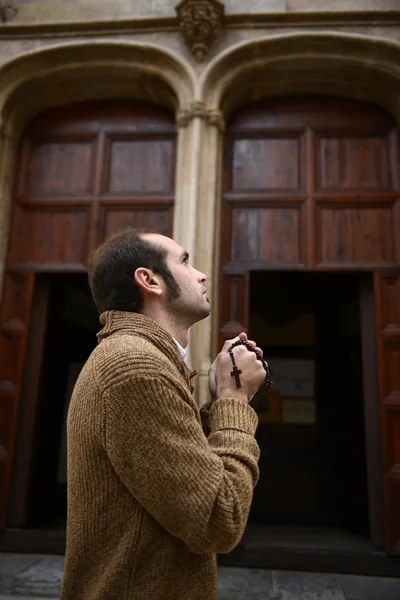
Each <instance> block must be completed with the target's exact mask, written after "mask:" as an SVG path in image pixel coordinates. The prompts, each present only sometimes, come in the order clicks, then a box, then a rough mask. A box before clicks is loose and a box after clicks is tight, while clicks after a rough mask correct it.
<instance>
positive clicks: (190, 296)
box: [146, 234, 211, 325]
mask: <svg viewBox="0 0 400 600" xmlns="http://www.w3.org/2000/svg"><path fill="white" fill-rule="evenodd" d="M146 238H147V239H148V240H149V241H150V242H153V243H155V244H157V245H158V246H161V247H162V248H163V249H164V250H166V253H167V256H166V262H167V265H168V268H169V269H170V271H171V273H172V275H173V277H174V278H175V280H176V282H177V283H178V285H179V288H180V294H179V295H178V296H177V297H173V298H172V297H171V296H170V294H169V293H168V289H167V287H166V286H165V293H166V303H167V306H168V309H169V310H170V311H171V312H173V313H174V314H179V315H181V316H182V319H183V320H184V321H185V322H187V323H190V325H192V324H193V323H196V322H197V321H200V320H201V319H205V318H206V317H208V315H209V314H210V312H211V307H210V301H209V298H208V296H207V290H206V286H205V282H206V276H205V275H204V273H201V272H200V271H197V270H196V269H195V268H194V267H192V265H191V264H190V263H189V255H188V253H187V252H186V251H185V249H184V248H182V246H180V245H179V244H177V243H176V242H174V240H171V238H168V237H165V236H162V235H157V234H147V235H146Z"/></svg>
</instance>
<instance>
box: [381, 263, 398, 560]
mask: <svg viewBox="0 0 400 600" xmlns="http://www.w3.org/2000/svg"><path fill="white" fill-rule="evenodd" d="M375 298H376V323H377V338H378V360H379V396H380V408H381V424H382V451H383V476H384V495H385V512H384V517H385V529H386V548H387V551H388V552H389V553H390V554H400V268H399V269H397V270H391V271H387V272H378V273H376V274H375Z"/></svg>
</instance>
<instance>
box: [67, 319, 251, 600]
mask: <svg viewBox="0 0 400 600" xmlns="http://www.w3.org/2000/svg"><path fill="white" fill-rule="evenodd" d="M101 322H102V324H103V325H104V328H103V329H102V331H101V332H100V333H99V335H98V337H99V342H100V343H99V344H98V346H97V347H96V349H95V350H94V351H93V353H92V354H91V356H90V357H89V359H88V361H87V363H86V364H85V366H84V368H83V370H82V372H81V374H80V376H79V379H78V381H77V383H76V386H75V389H74V392H73V395H72V399H71V404H70V408H69V414H68V525H67V551H66V562H65V573H64V580H63V588H62V594H61V600H215V599H216V598H217V584H216V560H215V553H217V552H229V551H230V550H232V549H233V548H234V547H235V546H236V544H237V543H238V542H239V540H240V538H241V537H242V535H243V532H244V529H245V526H246V521H247V518H248V514H249V509H250V504H251V499H252V493H253V488H254V486H255V484H256V482H257V478H258V467H257V462H258V458H259V449H258V446H257V443H256V441H255V439H254V434H255V430H256V427H257V424H258V419H257V416H256V414H255V412H254V411H253V409H252V408H251V407H249V406H247V405H246V404H245V403H243V402H241V401H240V400H236V399H234V398H223V399H219V400H217V401H216V402H215V403H214V404H213V405H212V406H211V407H210V405H209V406H208V407H205V408H204V409H203V410H202V411H201V412H200V411H199V409H198V407H197V404H196V402H195V400H194V398H193V396H192V392H193V388H192V379H193V373H191V372H190V370H189V369H188V368H187V366H186V365H185V363H184V361H183V359H182V356H181V355H180V352H179V350H178V348H177V345H176V343H175V342H174V340H173V338H172V337H171V336H170V335H169V334H168V333H167V332H166V331H164V330H163V329H162V328H161V327H159V326H158V325H157V323H155V322H154V321H153V320H151V319H149V318H147V317H144V316H143V315H138V314H134V313H126V312H118V311H108V312H106V313H104V314H103V315H102V316H101Z"/></svg>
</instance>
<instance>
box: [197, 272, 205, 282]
mask: <svg viewBox="0 0 400 600" xmlns="http://www.w3.org/2000/svg"><path fill="white" fill-rule="evenodd" d="M198 274H199V281H200V283H204V282H205V281H207V275H205V274H204V273H200V271H198Z"/></svg>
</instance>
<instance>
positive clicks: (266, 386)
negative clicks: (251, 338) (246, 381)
mask: <svg viewBox="0 0 400 600" xmlns="http://www.w3.org/2000/svg"><path fill="white" fill-rule="evenodd" d="M236 346H246V348H247V350H249V351H250V352H254V354H255V355H256V356H257V359H258V360H259V361H261V363H262V366H263V367H264V369H265V380H264V383H263V384H262V385H261V387H260V389H259V390H258V392H257V393H256V396H261V395H263V396H265V399H266V400H267V398H268V396H267V395H268V392H269V390H270V389H271V386H272V383H273V381H272V375H271V371H270V369H269V366H268V364H267V362H266V361H265V360H264V358H263V357H262V356H261V354H260V352H258V350H256V349H255V348H254V347H253V346H252V345H251V344H250V343H249V342H247V341H245V340H237V341H236V342H234V343H233V344H232V346H231V347H230V348H229V349H228V353H229V356H230V357H231V361H232V365H233V370H232V371H231V377H234V378H235V382H236V387H237V388H240V387H242V384H241V382H240V375H241V374H242V371H241V370H240V369H239V368H238V366H237V365H236V362H235V357H234V354H233V349H234V348H235V347H236Z"/></svg>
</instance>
